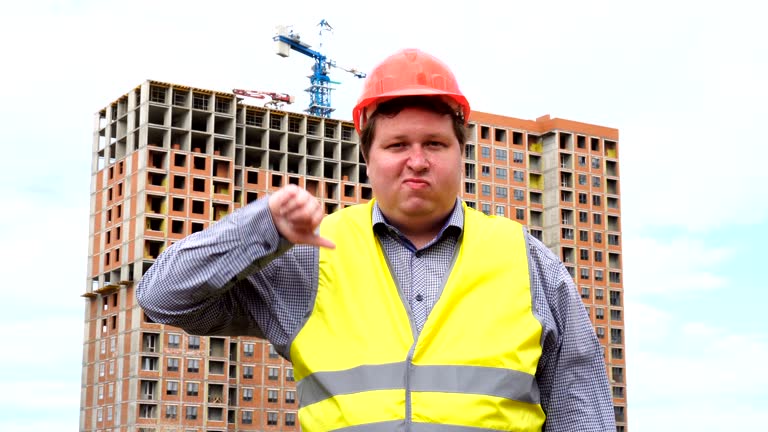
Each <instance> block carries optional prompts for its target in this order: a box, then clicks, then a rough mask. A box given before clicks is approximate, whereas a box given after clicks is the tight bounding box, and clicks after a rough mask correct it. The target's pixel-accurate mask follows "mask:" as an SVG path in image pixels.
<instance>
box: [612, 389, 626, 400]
mask: <svg viewBox="0 0 768 432" xmlns="http://www.w3.org/2000/svg"><path fill="white" fill-rule="evenodd" d="M613 397H615V398H623V397H624V387H613Z"/></svg>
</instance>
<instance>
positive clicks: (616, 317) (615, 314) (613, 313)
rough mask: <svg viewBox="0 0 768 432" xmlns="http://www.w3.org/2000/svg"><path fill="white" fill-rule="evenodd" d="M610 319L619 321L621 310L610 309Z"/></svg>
mask: <svg viewBox="0 0 768 432" xmlns="http://www.w3.org/2000/svg"><path fill="white" fill-rule="evenodd" d="M611 321H621V310H619V309H611Z"/></svg>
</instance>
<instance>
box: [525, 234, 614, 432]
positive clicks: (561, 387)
mask: <svg viewBox="0 0 768 432" xmlns="http://www.w3.org/2000/svg"><path fill="white" fill-rule="evenodd" d="M528 244H529V261H530V269H531V284H532V287H531V288H532V293H533V300H534V312H535V313H536V315H537V316H538V318H539V320H540V321H541V322H542V325H543V334H542V344H543V352H542V357H541V360H540V362H539V368H538V372H537V381H538V384H539V390H540V392H541V404H542V408H543V409H544V412H545V414H546V422H545V424H544V431H545V432H565V431H569V432H574V431H579V432H615V431H616V426H615V419H614V413H613V400H612V398H611V393H610V386H609V383H608V375H607V373H606V366H605V359H604V357H603V348H602V346H601V345H600V343H599V342H598V340H597V336H596V335H595V330H594V328H593V326H592V323H591V321H590V320H589V316H588V315H587V313H586V309H585V307H584V304H583V302H582V301H581V298H580V297H579V295H578V292H577V290H576V287H575V285H574V283H573V279H572V278H571V276H570V274H569V273H568V271H567V270H566V268H565V266H564V265H563V264H562V262H561V261H560V259H559V258H558V257H557V256H556V255H555V254H554V253H552V251H550V250H549V249H548V248H547V247H546V246H545V245H544V244H543V243H541V242H540V241H539V240H538V239H536V238H534V237H532V236H530V235H529V237H528Z"/></svg>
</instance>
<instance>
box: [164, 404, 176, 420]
mask: <svg viewBox="0 0 768 432" xmlns="http://www.w3.org/2000/svg"><path fill="white" fill-rule="evenodd" d="M178 409H179V407H178V406H177V405H166V406H165V418H167V419H175V418H176V415H177V414H176V412H177V410H178Z"/></svg>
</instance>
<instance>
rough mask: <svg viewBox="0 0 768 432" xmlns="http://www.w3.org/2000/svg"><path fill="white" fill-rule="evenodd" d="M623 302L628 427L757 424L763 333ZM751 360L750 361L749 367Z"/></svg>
mask: <svg viewBox="0 0 768 432" xmlns="http://www.w3.org/2000/svg"><path fill="white" fill-rule="evenodd" d="M674 307H675V306H674V305H670V304H667V305H664V306H661V307H654V306H651V305H649V304H645V303H637V302H628V303H627V305H626V319H627V328H626V332H627V354H626V356H627V373H626V377H627V398H628V419H629V422H630V425H631V428H632V430H634V431H638V432H650V431H653V432H666V431H670V432H671V431H680V430H695V431H699V432H716V431H717V432H719V431H722V430H724V427H725V426H724V425H727V427H726V429H727V430H753V429H754V425H757V424H765V422H766V420H768V412H766V411H765V406H764V404H765V402H768V374H766V373H765V372H764V371H763V370H762V368H760V367H759V366H757V364H758V363H759V359H764V358H767V357H768V334H765V333H759V332H750V331H743V330H742V329H741V328H739V329H736V330H734V329H729V328H726V327H715V326H712V325H711V324H709V323H706V322H702V321H691V320H689V319H688V318H685V317H681V316H679V315H678V314H673V313H672V312H670V310H671V309H673V308H674ZM750 365H751V366H750Z"/></svg>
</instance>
